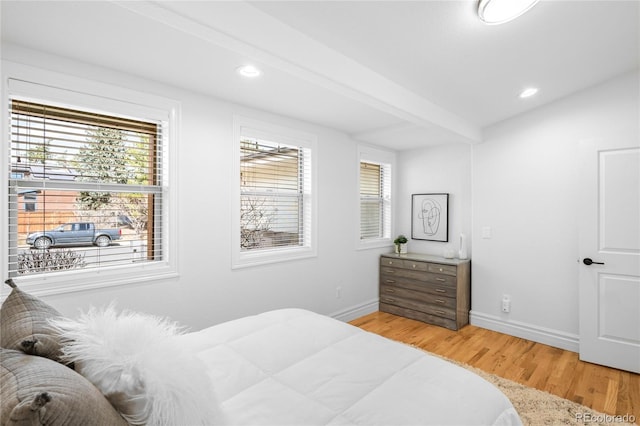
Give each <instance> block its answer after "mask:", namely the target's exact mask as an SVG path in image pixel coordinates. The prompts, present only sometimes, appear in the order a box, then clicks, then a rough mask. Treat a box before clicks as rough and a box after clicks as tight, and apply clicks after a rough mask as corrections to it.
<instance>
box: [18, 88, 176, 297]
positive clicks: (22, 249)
mask: <svg viewBox="0 0 640 426" xmlns="http://www.w3.org/2000/svg"><path fill="white" fill-rule="evenodd" d="M12 83H13V86H12ZM10 88H11V89H14V88H17V89H15V90H12V91H11V93H10V95H9V96H10V99H9V118H10V123H11V126H10V132H8V133H10V135H9V149H10V156H9V158H8V160H9V161H8V167H9V170H8V171H9V173H8V176H9V179H8V180H7V183H6V185H7V188H8V203H7V206H8V219H9V220H8V225H9V227H8V234H7V235H8V251H7V253H8V267H7V273H8V276H10V277H13V278H16V279H19V280H20V281H21V282H22V283H23V284H26V286H27V287H28V288H30V289H31V290H32V291H34V290H35V292H37V291H39V290H42V291H52V292H57V291H66V290H71V289H77V288H91V287H99V286H103V285H111V284H122V283H123V281H124V282H135V281H142V280H149V279H153V278H158V277H159V276H160V275H162V276H165V277H166V276H168V275H173V274H175V262H173V261H172V262H170V261H169V251H170V250H169V245H168V239H169V235H173V234H174V231H172V230H170V228H169V227H168V226H167V223H168V220H169V216H170V215H169V209H168V208H167V207H168V197H167V192H168V191H167V188H168V183H169V180H168V177H167V171H168V170H167V169H168V164H169V163H168V161H167V160H168V158H167V157H168V148H167V147H168V144H167V142H168V132H167V129H168V124H169V123H170V122H173V119H172V111H171V110H163V109H153V108H151V107H144V106H141V105H139V104H135V105H134V104H129V103H128V102H125V101H115V100H113V99H105V98H100V97H97V96H93V95H83V94H78V93H77V92H67V91H66V90H63V89H55V88H50V87H44V86H39V85H38V84H35V83H28V82H22V81H14V80H11V79H10ZM25 88H26V89H27V90H25V91H26V92H27V93H28V95H21V94H20V93H19V92H21V90H19V89H25ZM40 90H42V91H43V93H45V95H49V96H47V97H46V98H45V99H37V98H34V96H33V93H34V92H38V91H40ZM52 94H59V95H61V96H60V98H63V100H60V101H58V100H57V99H55V100H52V98H57V96H50V95H52ZM67 97H69V98H72V99H82V100H84V101H86V102H79V103H78V105H74V104H72V103H69V102H68V100H67V99H66V98H67ZM63 102H64V103H63ZM87 104H91V107H88V106H87ZM101 104H104V105H107V106H112V107H113V106H115V107H118V108H113V109H114V111H113V112H112V113H110V112H107V113H105V112H104V109H103V108H100V109H99V110H98V109H96V108H95V107H93V105H101ZM119 107H122V108H119ZM136 112H142V113H141V114H140V116H136V115H135V113H136ZM146 112H151V113H149V114H148V116H147V114H146ZM21 199H22V200H21ZM36 200H37V203H36ZM21 201H22V203H23V204H24V208H23V209H21V208H19V207H20V204H21ZM99 235H102V237H100V238H99ZM134 262H135V264H134ZM61 283H63V284H62V285H61Z"/></svg>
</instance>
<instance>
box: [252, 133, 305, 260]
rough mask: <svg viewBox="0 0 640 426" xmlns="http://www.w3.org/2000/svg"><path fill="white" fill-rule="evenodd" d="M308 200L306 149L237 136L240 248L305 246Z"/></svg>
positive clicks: (258, 248)
mask: <svg viewBox="0 0 640 426" xmlns="http://www.w3.org/2000/svg"><path fill="white" fill-rule="evenodd" d="M310 203H311V150H310V149H308V148H304V147H300V146H295V145H293V144H285V143H281V142H273V141H269V140H265V139H259V138H254V137H247V136H242V137H241V140H240V250H241V252H248V251H258V250H269V249H275V248H284V247H305V246H308V245H309V243H310V242H309V239H310V223H311V206H310Z"/></svg>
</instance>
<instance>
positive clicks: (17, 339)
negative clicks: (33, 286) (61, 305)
mask: <svg viewBox="0 0 640 426" xmlns="http://www.w3.org/2000/svg"><path fill="white" fill-rule="evenodd" d="M5 283H6V284H8V285H9V286H10V287H11V288H12V289H13V290H11V294H9V296H8V297H7V299H6V300H5V301H4V303H3V304H2V307H1V308H0V346H1V347H3V348H7V349H15V350H18V351H22V352H24V353H26V354H29V355H37V356H42V357H46V358H50V359H52V360H54V361H58V362H60V357H61V355H62V350H61V349H62V345H61V341H60V335H59V334H58V333H57V332H56V331H55V330H53V329H52V328H51V326H50V325H49V323H48V320H49V319H50V318H60V317H61V316H62V315H61V314H60V312H58V311H57V310H55V309H54V308H53V307H51V306H50V305H48V304H46V303H45V302H43V301H42V300H40V299H39V298H37V297H35V296H32V295H30V294H28V293H25V292H23V291H22V290H20V289H19V288H18V287H17V286H16V285H15V283H14V282H13V280H11V279H8V280H6V281H5Z"/></svg>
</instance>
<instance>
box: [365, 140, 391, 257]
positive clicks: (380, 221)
mask: <svg viewBox="0 0 640 426" xmlns="http://www.w3.org/2000/svg"><path fill="white" fill-rule="evenodd" d="M358 158H359V165H358V166H359V167H358V192H359V205H360V209H359V217H358V219H359V247H360V248H368V247H380V246H384V245H388V244H389V243H390V242H391V233H392V230H391V227H392V223H393V220H392V219H393V218H392V212H393V205H392V171H393V163H394V161H395V157H394V155H393V154H392V153H389V152H386V151H382V150H379V149H375V148H371V147H365V146H360V147H359V148H358Z"/></svg>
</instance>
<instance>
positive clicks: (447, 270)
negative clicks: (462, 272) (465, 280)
mask: <svg viewBox="0 0 640 426" xmlns="http://www.w3.org/2000/svg"><path fill="white" fill-rule="evenodd" d="M427 270H428V271H429V272H434V273H436V274H446V275H451V276H454V277H455V276H456V275H457V273H458V268H457V267H455V266H453V265H441V264H438V263H429V264H428V268H427Z"/></svg>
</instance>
